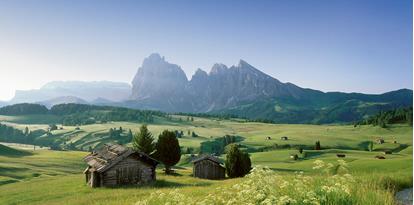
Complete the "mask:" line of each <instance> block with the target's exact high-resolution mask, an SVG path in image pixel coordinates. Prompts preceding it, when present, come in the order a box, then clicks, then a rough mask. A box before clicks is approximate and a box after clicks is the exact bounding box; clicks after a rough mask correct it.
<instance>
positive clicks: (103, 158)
mask: <svg viewBox="0 0 414 205" xmlns="http://www.w3.org/2000/svg"><path fill="white" fill-rule="evenodd" d="M84 160H85V162H86V163H87V164H88V167H87V168H86V169H85V171H84V172H83V173H84V174H85V178H86V183H87V184H88V185H90V186H91V187H102V186H105V187H111V186H118V185H129V184H145V183H149V182H153V181H155V168H156V166H157V164H158V161H156V160H155V159H153V158H151V157H150V156H148V155H147V154H145V153H142V152H137V151H134V150H132V149H131V148H127V147H124V146H122V145H118V144H105V145H104V147H102V149H100V150H98V151H96V152H93V153H91V154H89V155H87V156H86V157H85V158H84Z"/></svg>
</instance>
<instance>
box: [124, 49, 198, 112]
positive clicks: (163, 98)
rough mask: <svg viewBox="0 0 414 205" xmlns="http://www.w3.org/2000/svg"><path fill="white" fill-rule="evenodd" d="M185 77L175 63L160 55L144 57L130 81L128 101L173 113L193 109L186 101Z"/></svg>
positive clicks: (139, 105)
mask: <svg viewBox="0 0 414 205" xmlns="http://www.w3.org/2000/svg"><path fill="white" fill-rule="evenodd" d="M187 84H188V80H187V76H186V75H185V73H184V71H183V70H182V69H181V68H180V67H179V66H178V65H175V64H171V63H168V62H167V61H165V59H164V57H161V56H160V55H159V54H152V55H150V56H149V57H148V58H146V59H144V62H143V63H142V66H141V67H140V68H139V69H138V71H137V74H136V75H135V77H134V79H133V80H132V94H131V100H134V101H136V102H137V103H138V104H137V105H136V106H138V107H140V108H144V109H157V110H165V111H174V112H187V111H192V110H191V109H188V108H189V107H192V105H191V104H190V101H188V97H189V96H188V94H187V92H186V89H185V88H186V86H187Z"/></svg>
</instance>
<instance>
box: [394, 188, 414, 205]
mask: <svg viewBox="0 0 414 205" xmlns="http://www.w3.org/2000/svg"><path fill="white" fill-rule="evenodd" d="M395 198H396V199H397V201H398V202H399V203H398V204H400V205H412V204H413V188H408V189H404V190H402V191H399V192H397V194H395Z"/></svg>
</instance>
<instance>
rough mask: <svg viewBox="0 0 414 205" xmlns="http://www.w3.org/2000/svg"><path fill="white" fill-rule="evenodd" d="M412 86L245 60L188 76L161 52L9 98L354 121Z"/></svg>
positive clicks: (405, 95)
mask: <svg viewBox="0 0 414 205" xmlns="http://www.w3.org/2000/svg"><path fill="white" fill-rule="evenodd" d="M412 93H413V92H412V90H409V89H401V90H397V91H392V92H387V93H384V94H379V95H372V94H361V93H342V92H322V91H318V90H313V89H306V88H301V87H299V86H296V85H294V84H292V83H282V82H280V81H279V80H277V79H275V78H273V77H271V76H269V75H267V74H265V73H263V72H261V71H260V70H258V69H256V68H255V67H253V66H252V65H250V64H248V63H247V62H245V61H243V60H240V62H239V63H238V64H237V65H234V66H231V67H227V66H226V65H223V64H215V65H213V67H212V68H211V70H210V72H209V73H207V72H205V71H203V70H201V69H198V70H197V71H196V72H195V74H194V75H193V76H192V78H191V80H188V79H187V77H186V75H185V73H184V71H183V70H182V69H181V68H180V66H178V65H175V64H171V63H169V62H167V61H166V60H165V58H164V57H161V56H160V55H159V54H151V55H150V56H149V57H147V58H146V59H144V61H143V64H142V66H141V67H140V68H139V69H138V71H137V73H136V75H135V76H134V78H133V80H132V87H131V86H129V85H128V84H126V83H114V82H107V81H104V82H52V83H49V84H47V85H45V86H43V87H42V88H41V89H38V90H30V91H17V92H16V96H15V97H14V98H13V100H12V101H11V102H12V103H13V102H39V103H41V104H44V105H47V106H51V105H54V104H59V103H64V102H76V103H89V104H99V105H113V106H123V107H130V108H139V109H151V110H161V111H166V112H191V113H214V114H216V113H219V114H233V115H237V116H240V117H246V118H251V119H267V120H272V121H274V122H279V123H335V122H352V121H357V120H360V119H361V118H364V117H367V116H369V115H372V114H375V113H377V112H378V111H380V110H389V109H393V108H396V107H407V106H412V103H413V100H412V95H413V94H412Z"/></svg>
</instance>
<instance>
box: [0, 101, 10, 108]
mask: <svg viewBox="0 0 414 205" xmlns="http://www.w3.org/2000/svg"><path fill="white" fill-rule="evenodd" d="M6 105H9V103H8V102H5V101H0V107H4V106H6Z"/></svg>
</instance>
